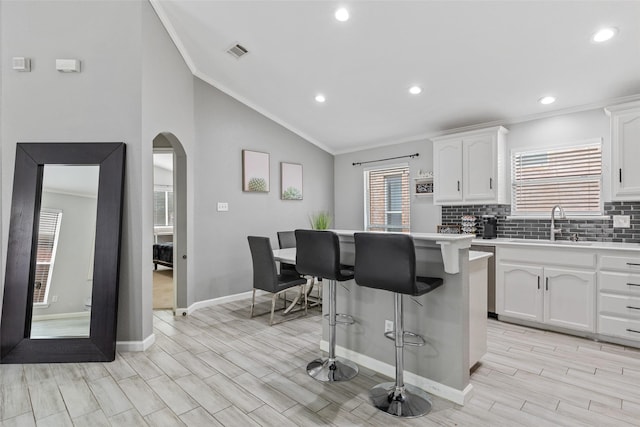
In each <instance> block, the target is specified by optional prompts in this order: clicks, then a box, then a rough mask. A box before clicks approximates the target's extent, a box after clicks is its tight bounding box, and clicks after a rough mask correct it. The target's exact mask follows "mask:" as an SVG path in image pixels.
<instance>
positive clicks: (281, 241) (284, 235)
mask: <svg viewBox="0 0 640 427" xmlns="http://www.w3.org/2000/svg"><path fill="white" fill-rule="evenodd" d="M277 234H278V245H279V247H280V249H287V248H295V247H296V233H295V231H278V233H277ZM283 271H292V272H295V273H297V271H296V266H295V265H293V264H287V263H286V262H281V263H280V272H281V273H282V272H283Z"/></svg>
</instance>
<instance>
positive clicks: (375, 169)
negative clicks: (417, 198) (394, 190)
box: [362, 163, 412, 233]
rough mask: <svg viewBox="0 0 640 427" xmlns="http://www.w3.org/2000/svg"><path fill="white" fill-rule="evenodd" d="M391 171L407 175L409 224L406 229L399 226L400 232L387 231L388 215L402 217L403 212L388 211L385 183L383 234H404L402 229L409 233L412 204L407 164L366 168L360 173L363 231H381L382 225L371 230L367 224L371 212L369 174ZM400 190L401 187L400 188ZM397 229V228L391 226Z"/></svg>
mask: <svg viewBox="0 0 640 427" xmlns="http://www.w3.org/2000/svg"><path fill="white" fill-rule="evenodd" d="M393 169H405V170H406V173H407V188H406V191H407V195H408V201H407V207H408V212H409V224H408V225H407V227H402V225H400V230H397V229H392V230H389V227H390V225H389V224H388V215H389V213H400V215H402V213H403V210H402V208H401V209H400V211H390V210H389V209H388V208H389V203H390V200H389V192H388V188H387V186H388V184H387V182H385V184H384V187H385V194H384V204H385V209H384V217H385V224H384V230H383V231H385V232H388V231H391V232H399V233H400V232H405V231H403V228H404V229H406V230H407V232H410V231H411V210H412V206H411V205H412V203H411V179H410V177H411V169H410V167H409V164H408V163H398V164H389V165H384V166H377V167H375V166H373V167H368V168H364V169H363V171H362V176H363V184H364V212H363V219H364V221H363V223H364V227H363V228H364V230H366V231H381V229H380V227H381V226H382V225H380V226H379V225H375V226H374V229H373V230H372V229H371V224H370V222H369V218H370V217H371V215H370V211H371V203H370V197H369V194H370V187H369V184H370V179H369V176H370V175H369V174H370V173H371V172H378V171H384V170H393ZM399 176H400V177H401V181H400V184H401V186H402V174H399ZM385 181H386V180H385ZM401 188H402V187H401ZM392 227H395V228H397V226H392Z"/></svg>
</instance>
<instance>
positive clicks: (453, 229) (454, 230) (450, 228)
mask: <svg viewBox="0 0 640 427" xmlns="http://www.w3.org/2000/svg"><path fill="white" fill-rule="evenodd" d="M460 231H461V227H460V226H459V225H458V224H444V225H438V228H437V232H438V233H440V234H460Z"/></svg>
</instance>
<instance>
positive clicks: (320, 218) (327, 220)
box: [309, 211, 331, 230]
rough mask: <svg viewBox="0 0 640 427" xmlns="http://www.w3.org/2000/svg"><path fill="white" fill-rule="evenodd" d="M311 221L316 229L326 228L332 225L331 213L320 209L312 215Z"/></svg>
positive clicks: (312, 226)
mask: <svg viewBox="0 0 640 427" xmlns="http://www.w3.org/2000/svg"><path fill="white" fill-rule="evenodd" d="M309 221H310V222H311V228H313V229H314V230H326V229H328V228H329V226H330V225H331V215H329V212H327V211H320V212H317V213H314V214H312V215H310V216H309Z"/></svg>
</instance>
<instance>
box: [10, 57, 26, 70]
mask: <svg viewBox="0 0 640 427" xmlns="http://www.w3.org/2000/svg"><path fill="white" fill-rule="evenodd" d="M11 68H13V69H14V70H16V71H26V72H29V71H31V60H30V59H29V58H25V57H24V56H14V57H13V58H12V62H11Z"/></svg>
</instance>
